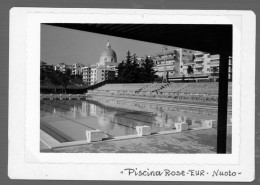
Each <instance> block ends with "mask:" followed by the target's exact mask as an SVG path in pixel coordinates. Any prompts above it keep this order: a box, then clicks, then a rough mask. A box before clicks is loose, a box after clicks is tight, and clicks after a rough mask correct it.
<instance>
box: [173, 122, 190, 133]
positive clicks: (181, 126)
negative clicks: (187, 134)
mask: <svg viewBox="0 0 260 185" xmlns="http://www.w3.org/2000/svg"><path fill="white" fill-rule="evenodd" d="M175 128H176V130H177V131H178V132H181V131H185V130H188V129H189V125H188V123H184V122H182V123H175Z"/></svg>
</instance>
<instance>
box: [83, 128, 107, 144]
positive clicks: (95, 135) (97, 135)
mask: <svg viewBox="0 0 260 185" xmlns="http://www.w3.org/2000/svg"><path fill="white" fill-rule="evenodd" d="M86 137H87V142H93V141H102V138H103V133H102V132H101V131H100V130H86Z"/></svg>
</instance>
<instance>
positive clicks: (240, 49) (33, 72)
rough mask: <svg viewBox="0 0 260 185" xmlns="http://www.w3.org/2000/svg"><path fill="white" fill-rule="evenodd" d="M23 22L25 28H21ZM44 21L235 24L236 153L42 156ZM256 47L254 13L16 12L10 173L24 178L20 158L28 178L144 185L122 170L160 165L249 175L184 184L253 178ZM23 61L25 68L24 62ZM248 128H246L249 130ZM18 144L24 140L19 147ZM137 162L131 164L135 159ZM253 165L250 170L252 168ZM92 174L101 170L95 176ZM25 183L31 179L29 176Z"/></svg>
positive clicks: (13, 20) (13, 19) (12, 48)
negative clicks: (18, 170) (130, 167)
mask: <svg viewBox="0 0 260 185" xmlns="http://www.w3.org/2000/svg"><path fill="white" fill-rule="evenodd" d="M18 21H21V22H20V23H18ZM41 23H140V24H147V23H151V24H153V23H161V24H163V23H166V24H229V25H230V24H231V25H233V61H235V62H234V63H233V78H232V79H233V90H232V93H233V96H232V153H231V154H172V153H167V154H149V153H148V154H137V153H136V154H120V153H41V152H40V142H39V139H40V111H39V110H40V101H39V99H40V70H39V69H40V62H39V61H40V27H41ZM17 26H19V29H18V27H17ZM18 32H19V33H18ZM17 39H20V41H17ZM19 43H20V44H21V47H22V49H21V51H18V50H19V48H18V46H17V45H16V44H19ZM254 43H255V15H254V14H253V13H252V12H250V11H206V10H203V11H202V10H134V9H133V10H130V9H62V8H61V9H59V8H13V9H12V10H11V24H10V69H9V70H10V73H9V80H10V85H9V141H10V143H9V154H10V155H9V169H12V170H11V171H9V172H10V173H9V174H15V175H14V176H16V177H17V176H21V175H20V174H19V175H18V174H17V173H18V172H17V169H15V167H14V166H13V165H14V164H15V163H14V162H15V161H16V160H18V159H20V162H21V163H23V165H22V166H23V167H25V168H27V175H28V174H29V177H31V178H46V179H53V178H54V179H57V178H58V179H88V180H92V179H93V180H94V179H100V180H102V179H104V180H117V179H118V180H119V179H120V180H126V179H128V180H129V179H130V180H145V179H147V177H138V176H137V177H136V176H135V177H131V178H130V177H128V176H122V175H121V174H120V173H119V171H120V170H118V169H121V170H122V169H123V167H125V166H127V167H129V166H134V167H142V168H145V169H146V168H150V169H152V168H154V166H156V168H157V169H160V168H161V169H163V168H165V167H168V168H169V167H170V168H172V169H190V168H195V169H203V168H207V169H208V170H214V169H216V168H220V169H222V170H228V169H231V170H236V171H237V170H238V171H239V170H240V171H243V173H242V174H243V175H240V176H239V177H235V178H234V177H229V178H226V177H217V178H216V177H215V178H214V179H212V177H205V178H203V179H202V178H201V177H200V178H198V177H187V179H186V178H185V180H200V181H201V180H203V181H204V180H223V179H225V180H227V181H239V180H240V181H242V180H251V179H252V178H253V175H252V174H253V173H252V170H253V166H254V159H253V158H254V114H252V112H253V113H254V86H255V84H254V79H255V74H254V71H255V45H254ZM20 59H21V60H22V62H21V63H20V64H17V63H18V62H19V60H20ZM242 61H246V62H244V63H243V62H242ZM21 65H23V66H21ZM18 67H21V68H18ZM21 69H22V70H21ZM20 70H21V71H20ZM17 72H18V74H20V75H21V78H20V79H18V82H19V81H21V80H23V81H22V83H17V79H15V78H14V76H13V75H15V76H16V75H17ZM17 88H19V89H20V91H19V98H18V97H17V92H16V93H15V89H17ZM21 99H22V101H21ZM18 100H19V101H21V102H20V103H18V104H19V105H20V106H21V107H22V108H21V107H18V106H17V102H16V101H18ZM18 121H19V122H18ZM236 123H239V124H236ZM242 123H246V125H245V124H242ZM18 124H19V125H18ZM17 127H19V128H21V130H19V132H17ZM23 131H24V132H23ZM18 139H22V140H19V141H17V140H18ZM21 145H22V146H21ZM18 149H19V152H18V153H19V155H22V156H19V157H18V156H16V155H17V153H16V154H14V153H15V152H17V150H18ZM15 156H16V158H15ZM130 158H131V160H129V159H130ZM108 159H109V160H108ZM130 161H131V162H130ZM100 165H102V166H103V167H106V168H107V169H110V170H107V169H106V170H102V168H103V167H101V166H100ZM10 166H12V168H10ZM248 166H250V169H251V170H248V169H249V168H248ZM100 168H101V169H100ZM33 169H34V170H36V171H37V173H36V174H33V173H32V171H31V170H33ZM40 169H42V171H41V170H40ZM75 169H77V172H79V171H80V173H73V172H72V171H74V170H75ZM93 169H99V170H98V172H97V173H95V172H94V170H93ZM28 170H29V172H28ZM14 171H16V173H14ZM62 172H67V173H68V172H69V174H66V176H65V175H64V174H62ZM86 172H91V173H90V174H91V175H88V176H86ZM101 172H103V173H104V172H106V175H104V176H98V175H100V174H102V173H101ZM46 174H48V176H46ZM22 177H26V175H24V176H22ZM150 178H151V177H150ZM158 179H160V180H164V179H161V178H158V177H155V178H154V179H153V180H158ZM165 180H182V178H181V177H176V176H174V177H169V178H165Z"/></svg>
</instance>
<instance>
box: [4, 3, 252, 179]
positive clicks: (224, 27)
mask: <svg viewBox="0 0 260 185" xmlns="http://www.w3.org/2000/svg"><path fill="white" fill-rule="evenodd" d="M254 41H255V15H254V14H253V13H252V12H251V11H224V10H223V11H217V10H212V11H211V10H206V11H200V10H141V9H138V10H137V9H131V10H130V9H91V8H68V9H60V8H54V9H52V8H13V9H12V10H11V11H10V54H9V56H10V63H9V64H10V71H9V78H10V82H9V97H10V98H9V110H10V113H9V132H8V136H9V152H8V155H9V158H8V160H9V161H8V168H9V171H8V175H9V177H10V178H12V179H20V178H21V179H23V178H28V179H60V180H61V179H62V180H130V181H139V180H140V181H144V180H145V181H237V182H238V181H247V182H248V181H252V180H253V179H254V139H255V138H254V131H255V128H254V126H255V125H254V124H255V123H254V116H253V114H254V96H255V94H254V87H255V86H254V76H255V73H254V70H255V58H254V56H255V45H254ZM17 76H19V78H17ZM18 92H19V96H17V94H18Z"/></svg>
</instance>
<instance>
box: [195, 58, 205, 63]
mask: <svg viewBox="0 0 260 185" xmlns="http://www.w3.org/2000/svg"><path fill="white" fill-rule="evenodd" d="M199 61H204V58H203V57H197V58H195V59H194V62H199Z"/></svg>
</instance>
